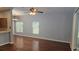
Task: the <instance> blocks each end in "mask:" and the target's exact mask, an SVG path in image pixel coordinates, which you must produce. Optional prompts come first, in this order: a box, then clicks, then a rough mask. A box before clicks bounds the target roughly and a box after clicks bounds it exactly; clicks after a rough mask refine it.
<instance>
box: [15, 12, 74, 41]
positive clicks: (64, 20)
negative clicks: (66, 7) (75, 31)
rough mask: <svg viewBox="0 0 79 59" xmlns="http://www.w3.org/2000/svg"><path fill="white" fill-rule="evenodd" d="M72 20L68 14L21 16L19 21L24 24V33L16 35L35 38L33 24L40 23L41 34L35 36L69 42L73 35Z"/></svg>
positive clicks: (71, 16)
mask: <svg viewBox="0 0 79 59" xmlns="http://www.w3.org/2000/svg"><path fill="white" fill-rule="evenodd" d="M72 18H73V15H72V14H68V13H66V14H63V13H56V14H55V13H47V14H38V15H36V16H29V15H25V16H21V17H20V19H19V21H22V22H23V23H24V32H23V33H17V32H15V33H16V34H21V35H26V36H33V35H34V34H32V22H33V21H38V22H39V31H40V33H39V35H34V36H38V37H45V38H49V39H54V40H59V41H66V42H69V41H70V40H71V33H72V20H73V19H72ZM15 29H16V28H15Z"/></svg>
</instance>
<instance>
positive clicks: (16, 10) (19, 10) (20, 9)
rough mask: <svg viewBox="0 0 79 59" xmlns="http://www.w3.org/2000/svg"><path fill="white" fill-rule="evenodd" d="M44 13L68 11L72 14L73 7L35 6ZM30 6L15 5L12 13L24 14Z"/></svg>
mask: <svg viewBox="0 0 79 59" xmlns="http://www.w3.org/2000/svg"><path fill="white" fill-rule="evenodd" d="M36 8H37V9H39V10H40V11H43V12H45V13H68V14H73V13H74V10H75V7H36ZM29 9H30V7H15V8H13V15H25V13H27V12H29Z"/></svg>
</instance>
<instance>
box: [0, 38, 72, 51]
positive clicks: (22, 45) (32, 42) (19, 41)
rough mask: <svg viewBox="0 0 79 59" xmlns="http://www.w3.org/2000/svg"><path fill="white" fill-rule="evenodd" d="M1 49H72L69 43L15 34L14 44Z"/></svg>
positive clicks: (0, 48)
mask: <svg viewBox="0 0 79 59" xmlns="http://www.w3.org/2000/svg"><path fill="white" fill-rule="evenodd" d="M0 50H1V51H70V50H71V49H70V46H69V44H68V43H60V42H55V41H48V40H42V39H37V38H30V37H21V36H14V44H7V45H4V46H1V47H0Z"/></svg>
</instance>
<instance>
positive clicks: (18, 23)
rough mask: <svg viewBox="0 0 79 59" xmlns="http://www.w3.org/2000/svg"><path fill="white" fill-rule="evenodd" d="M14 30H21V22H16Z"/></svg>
mask: <svg viewBox="0 0 79 59" xmlns="http://www.w3.org/2000/svg"><path fill="white" fill-rule="evenodd" d="M16 32H23V22H16Z"/></svg>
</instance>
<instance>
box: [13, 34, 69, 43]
mask: <svg viewBox="0 0 79 59" xmlns="http://www.w3.org/2000/svg"><path fill="white" fill-rule="evenodd" d="M14 35H18V36H24V37H32V38H39V39H44V40H50V41H57V42H63V43H70V42H67V41H62V40H56V39H49V38H45V37H38V36H28V35H21V34H14Z"/></svg>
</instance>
